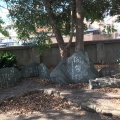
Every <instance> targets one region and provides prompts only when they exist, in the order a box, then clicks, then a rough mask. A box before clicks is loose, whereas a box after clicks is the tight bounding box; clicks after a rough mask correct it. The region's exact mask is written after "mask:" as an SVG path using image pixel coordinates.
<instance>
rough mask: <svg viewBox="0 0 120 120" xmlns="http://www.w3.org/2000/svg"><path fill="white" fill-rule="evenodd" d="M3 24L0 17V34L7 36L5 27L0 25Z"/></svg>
mask: <svg viewBox="0 0 120 120" xmlns="http://www.w3.org/2000/svg"><path fill="white" fill-rule="evenodd" d="M3 24H4V22H3V20H2V19H1V17H0V33H1V34H2V35H4V36H6V37H9V33H8V31H7V30H6V29H5V28H3V26H2V25H3Z"/></svg>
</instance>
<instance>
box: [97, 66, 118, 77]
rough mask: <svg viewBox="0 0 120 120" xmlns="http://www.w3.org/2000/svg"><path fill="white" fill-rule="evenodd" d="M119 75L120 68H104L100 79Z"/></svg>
mask: <svg viewBox="0 0 120 120" xmlns="http://www.w3.org/2000/svg"><path fill="white" fill-rule="evenodd" d="M117 73H119V69H118V68H114V67H103V68H102V69H101V70H100V71H99V75H100V77H105V76H110V77H111V76H112V75H115V74H117Z"/></svg>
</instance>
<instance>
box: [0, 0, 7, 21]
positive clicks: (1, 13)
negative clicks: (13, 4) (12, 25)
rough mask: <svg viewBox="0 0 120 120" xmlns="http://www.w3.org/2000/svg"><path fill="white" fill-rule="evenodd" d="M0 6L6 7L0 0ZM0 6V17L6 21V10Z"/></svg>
mask: <svg viewBox="0 0 120 120" xmlns="http://www.w3.org/2000/svg"><path fill="white" fill-rule="evenodd" d="M0 6H3V7H5V8H6V4H5V2H3V1H1V0H0ZM5 8H2V7H0V17H1V18H2V19H3V21H4V22H6V21H8V18H7V15H8V10H7V9H5Z"/></svg>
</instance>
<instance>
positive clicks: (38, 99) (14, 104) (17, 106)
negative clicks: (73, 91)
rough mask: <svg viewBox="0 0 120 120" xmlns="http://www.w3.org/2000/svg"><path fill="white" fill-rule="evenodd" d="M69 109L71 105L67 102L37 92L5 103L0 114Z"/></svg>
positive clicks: (0, 109)
mask: <svg viewBox="0 0 120 120" xmlns="http://www.w3.org/2000/svg"><path fill="white" fill-rule="evenodd" d="M69 107H70V105H69V104H68V102H67V101H66V100H63V99H61V98H58V97H55V96H50V95H47V94H45V93H43V92H42V91H35V92H30V93H27V94H24V95H22V96H20V97H15V98H11V99H9V100H6V101H4V102H3V103H2V104H1V106H0V113H2V112H7V111H14V112H17V113H22V114H23V113H24V114H25V113H29V112H31V113H32V112H34V111H40V112H42V111H44V110H48V109H55V110H60V109H62V108H69Z"/></svg>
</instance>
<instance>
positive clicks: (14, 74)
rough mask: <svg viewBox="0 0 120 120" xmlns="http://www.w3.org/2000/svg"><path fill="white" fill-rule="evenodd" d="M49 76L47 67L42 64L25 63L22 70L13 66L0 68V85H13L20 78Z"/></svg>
mask: <svg viewBox="0 0 120 120" xmlns="http://www.w3.org/2000/svg"><path fill="white" fill-rule="evenodd" d="M31 77H39V78H46V79H48V78H50V73H49V70H48V68H47V67H46V66H45V65H44V64H38V63H32V64H29V65H26V66H25V67H24V68H22V70H21V71H20V70H18V69H17V68H15V67H6V68H1V69H0V87H7V86H13V85H15V84H17V83H19V82H20V81H21V78H23V79H24V78H31Z"/></svg>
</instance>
